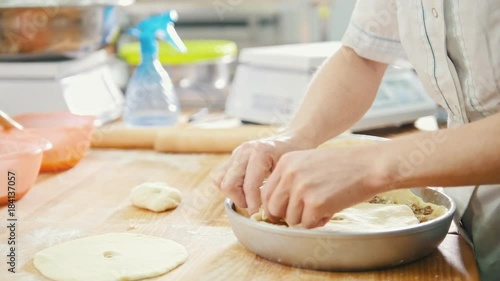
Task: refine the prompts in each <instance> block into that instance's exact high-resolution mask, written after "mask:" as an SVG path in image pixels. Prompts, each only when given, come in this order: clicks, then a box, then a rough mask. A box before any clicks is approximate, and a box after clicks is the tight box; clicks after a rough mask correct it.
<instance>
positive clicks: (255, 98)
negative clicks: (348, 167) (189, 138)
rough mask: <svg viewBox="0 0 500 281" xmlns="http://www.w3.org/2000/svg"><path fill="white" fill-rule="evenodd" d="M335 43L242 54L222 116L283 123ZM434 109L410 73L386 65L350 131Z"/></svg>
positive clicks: (431, 112)
mask: <svg viewBox="0 0 500 281" xmlns="http://www.w3.org/2000/svg"><path fill="white" fill-rule="evenodd" d="M341 45H342V44H341V43H340V42H324V43H312V44H297V45H284V46H273V47H258V48H249V49H244V50H242V51H241V54H240V59H239V65H238V67H237V70H236V75H235V79H234V82H233V86H232V89H231V92H230V95H229V97H228V100H227V103H226V114H227V115H229V116H233V117H237V118H239V119H241V120H243V121H247V122H253V123H260V124H272V125H282V124H285V123H287V122H288V121H289V120H290V119H291V117H292V115H293V113H294V112H295V111H296V110H297V108H298V106H299V104H300V102H301V101H302V99H303V97H304V94H305V93H306V90H307V87H308V85H309V83H310V81H311V79H312V77H313V75H314V73H315V71H316V70H317V69H318V68H319V66H320V65H321V64H322V63H323V62H324V61H325V60H326V58H328V57H329V56H330V55H331V54H333V53H334V52H336V51H337V50H338V49H339V48H340V47H341ZM359 83H363V81H362V80H360V81H359ZM346 110H349V109H348V108H346ZM436 111H437V106H436V103H435V102H434V101H433V100H432V99H431V98H430V97H429V96H428V95H427V94H426V92H425V90H424V88H423V86H422V84H421V83H420V81H419V79H418V77H417V75H416V74H415V72H414V71H413V70H412V69H401V68H395V67H390V68H389V69H388V71H387V72H386V74H385V76H384V80H383V82H382V84H381V86H380V89H379V91H378V93H377V97H376V99H375V102H374V103H373V106H372V107H371V109H370V110H369V111H368V112H367V113H366V114H365V116H364V117H363V118H362V119H361V120H360V121H359V122H358V123H357V124H355V125H354V126H353V127H352V128H351V130H352V131H361V130H368V129H375V128H382V127H389V126H395V125H402V124H406V123H411V122H414V121H415V120H416V119H418V118H420V117H424V116H429V115H435V114H436Z"/></svg>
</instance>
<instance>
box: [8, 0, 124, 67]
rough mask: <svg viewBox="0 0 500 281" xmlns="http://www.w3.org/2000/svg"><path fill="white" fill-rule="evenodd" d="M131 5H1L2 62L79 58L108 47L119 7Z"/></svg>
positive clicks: (119, 0) (108, 1) (118, 0)
mask: <svg viewBox="0 0 500 281" xmlns="http://www.w3.org/2000/svg"><path fill="white" fill-rule="evenodd" d="M132 2H133V1H130V0H126V1H125V0H114V1H113V0H100V1H90V0H88V1H76V0H75V1H62V2H61V1H35V0H30V1H6V2H2V3H0V60H2V61H18V60H47V59H65V58H79V57H82V56H84V55H86V54H88V53H91V52H94V51H96V50H98V49H100V48H102V47H104V46H106V45H107V44H108V43H109V42H110V41H111V40H112V39H113V38H114V37H115V35H116V34H117V31H118V25H117V20H116V5H124V4H130V3H132ZM61 3H63V4H61Z"/></svg>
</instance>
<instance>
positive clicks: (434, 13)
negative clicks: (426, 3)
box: [432, 8, 438, 18]
mask: <svg viewBox="0 0 500 281" xmlns="http://www.w3.org/2000/svg"><path fill="white" fill-rule="evenodd" d="M432 15H433V16H434V17H435V18H437V17H438V12H437V11H436V9H435V8H432Z"/></svg>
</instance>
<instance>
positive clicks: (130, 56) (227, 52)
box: [118, 40, 238, 65]
mask: <svg viewBox="0 0 500 281" xmlns="http://www.w3.org/2000/svg"><path fill="white" fill-rule="evenodd" d="M158 44H159V53H158V58H159V60H160V62H161V63H162V64H165V65H178V64H189V63H197V62H204V61H211V60H217V59H220V58H223V57H226V56H232V57H235V56H236V54H237V53H238V47H237V46H236V43H234V42H232V41H224V40H185V41H184V44H185V45H186V47H187V49H188V51H187V52H186V53H181V52H179V51H177V50H175V49H174V48H173V47H172V46H170V44H168V43H167V42H163V41H161V42H158ZM140 54H141V52H140V46H139V42H132V43H127V44H124V45H122V46H120V48H119V50H118V55H119V56H120V57H121V58H122V59H124V60H125V61H126V62H127V63H128V64H131V65H138V64H139V63H140Z"/></svg>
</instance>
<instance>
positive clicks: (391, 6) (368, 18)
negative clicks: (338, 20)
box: [342, 0, 411, 67]
mask: <svg viewBox="0 0 500 281" xmlns="http://www.w3.org/2000/svg"><path fill="white" fill-rule="evenodd" d="M399 36H400V35H399V26H398V15H397V1H396V0H358V1H357V3H356V7H355V8H354V12H353V14H352V17H351V21H350V23H349V26H348V28H347V30H346V33H345V34H344V37H343V38H342V43H343V44H344V45H345V46H348V47H351V48H352V49H353V50H354V51H355V52H356V53H357V54H358V55H359V56H361V57H364V58H366V59H370V60H373V61H378V62H382V63H387V64H393V65H397V66H402V67H411V64H410V62H409V61H408V59H407V56H406V53H405V51H404V49H403V46H402V45H401V41H400V37H399Z"/></svg>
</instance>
